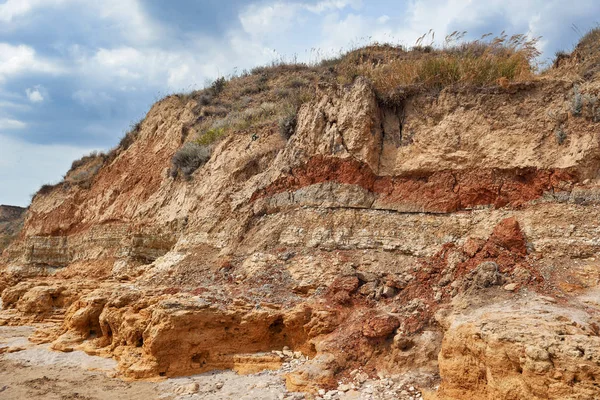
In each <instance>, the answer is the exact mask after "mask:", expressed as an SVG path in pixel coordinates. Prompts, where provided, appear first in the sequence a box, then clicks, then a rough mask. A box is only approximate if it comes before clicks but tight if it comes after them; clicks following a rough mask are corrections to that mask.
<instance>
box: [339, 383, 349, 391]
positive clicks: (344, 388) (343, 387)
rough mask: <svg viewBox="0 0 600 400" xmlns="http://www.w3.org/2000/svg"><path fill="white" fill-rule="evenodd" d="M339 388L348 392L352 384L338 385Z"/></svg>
mask: <svg viewBox="0 0 600 400" xmlns="http://www.w3.org/2000/svg"><path fill="white" fill-rule="evenodd" d="M338 390H341V391H342V392H347V391H348V390H350V385H346V384H342V385H340V386H338Z"/></svg>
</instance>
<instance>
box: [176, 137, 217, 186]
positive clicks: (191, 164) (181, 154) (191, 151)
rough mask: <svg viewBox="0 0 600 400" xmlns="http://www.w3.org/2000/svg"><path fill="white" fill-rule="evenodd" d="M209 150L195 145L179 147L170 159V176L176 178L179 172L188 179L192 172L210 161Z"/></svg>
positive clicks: (187, 144) (206, 147)
mask: <svg viewBox="0 0 600 400" xmlns="http://www.w3.org/2000/svg"><path fill="white" fill-rule="evenodd" d="M210 156H211V148H210V147H209V146H202V145H199V144H197V143H186V144H184V145H183V147H181V148H180V149H179V150H178V151H177V152H176V153H175V154H174V155H173V158H172V159H171V164H172V166H171V176H172V177H173V178H176V177H177V175H178V174H179V171H181V173H183V175H184V176H185V178H186V179H189V178H190V177H191V176H192V174H193V173H194V171H196V170H197V169H198V168H200V167H201V166H202V165H204V164H206V162H207V161H208V160H209V159H210Z"/></svg>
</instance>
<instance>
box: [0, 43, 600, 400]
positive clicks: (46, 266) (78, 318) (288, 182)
mask: <svg viewBox="0 0 600 400" xmlns="http://www.w3.org/2000/svg"><path fill="white" fill-rule="evenodd" d="M384 50H385V51H393V49H392V50H390V49H387V50H386V49H383V50H381V51H384ZM585 57H588V58H585ZM586 60H589V55H587V53H584V52H582V51H580V52H579V53H577V51H576V52H575V53H574V54H573V55H572V56H571V58H570V59H569V60H567V61H564V60H563V62H562V64H560V65H557V66H556V67H555V68H554V69H552V70H550V71H549V72H547V73H545V74H542V75H537V76H535V77H533V78H532V79H531V80H530V81H527V82H503V81H502V82H499V84H498V85H486V86H469V85H450V86H447V87H444V88H438V89H437V90H434V91H432V90H413V91H410V92H407V93H408V94H406V95H403V96H400V97H399V98H397V99H396V100H395V101H391V100H390V99H389V98H386V99H382V96H381V95H380V93H378V91H377V89H376V88H374V85H373V84H372V83H371V81H370V80H369V79H367V78H365V77H363V76H358V77H357V78H356V79H354V80H353V81H352V82H351V83H348V84H343V83H340V82H338V81H336V80H335V79H332V78H331V77H330V76H329V75H327V74H330V73H333V72H331V71H330V70H328V69H327V68H326V67H323V70H322V71H324V72H323V74H322V76H319V74H320V73H315V72H314V71H313V70H311V69H310V68H308V67H306V68H291V67H289V68H286V67H273V68H271V69H268V68H265V69H261V70H257V71H256V72H255V73H253V74H248V75H246V76H243V77H240V78H236V79H234V80H232V81H231V82H228V83H227V84H226V86H225V89H222V88H221V89H219V90H217V89H215V88H214V87H213V88H211V89H212V92H211V93H209V91H208V90H205V91H201V92H198V93H194V94H192V95H188V96H169V97H167V98H165V99H163V100H161V101H159V102H158V103H156V104H155V105H154V106H153V107H152V108H151V110H150V111H149V112H148V115H147V116H146V118H145V119H144V120H143V121H142V122H141V123H140V124H139V126H137V127H136V128H135V129H134V131H132V133H131V134H129V135H128V136H127V137H126V139H127V140H126V141H125V140H124V142H122V143H121V145H119V146H118V147H117V148H116V149H114V150H113V151H111V153H109V154H108V155H92V156H90V157H88V158H85V159H83V160H81V161H80V162H76V163H74V165H73V168H72V170H71V171H70V172H69V173H68V174H67V176H66V178H65V180H64V181H63V182H61V183H60V184H58V185H55V186H51V187H44V188H43V190H41V191H40V192H39V193H38V194H37V195H36V196H34V198H33V201H32V204H31V205H30V207H29V208H28V210H27V212H26V217H25V222H24V224H23V228H22V230H21V231H20V233H19V234H18V236H17V238H16V239H14V241H12V243H11V244H10V245H9V246H8V247H7V248H6V249H5V250H4V252H3V253H2V258H1V259H0V269H1V271H2V276H1V278H0V290H1V291H2V304H3V310H2V312H1V313H0V322H1V323H4V324H15V325H16V324H25V323H29V322H31V321H42V320H46V321H54V322H57V324H56V326H55V328H52V329H48V330H46V331H44V332H38V333H37V334H36V339H37V340H39V341H46V342H51V343H52V348H53V349H55V350H58V351H69V350H72V349H74V348H80V349H84V350H86V351H87V352H89V353H93V354H98V355H104V356H107V357H114V358H115V359H117V360H118V362H119V365H120V370H121V372H122V374H123V375H124V376H126V377H129V378H151V377H157V376H179V375H186V374H195V373H199V372H204V371H209V370H213V369H234V370H236V371H239V372H255V371H259V370H261V369H265V368H277V367H278V366H279V365H280V364H281V361H280V359H279V357H277V356H276V355H274V354H275V353H269V352H271V351H272V350H281V349H282V348H283V347H284V346H287V347H288V348H289V349H290V351H299V352H302V353H303V354H305V355H306V356H308V357H309V359H310V361H309V362H308V363H306V364H304V365H303V366H302V367H301V368H299V369H297V370H295V371H292V372H291V373H290V374H289V375H288V376H287V385H288V387H289V388H290V389H294V390H302V391H306V392H313V393H315V392H316V391H317V390H318V389H319V388H327V387H336V386H337V382H338V381H339V380H340V379H343V378H344V377H347V376H348V374H349V373H350V372H351V371H353V370H355V369H357V368H361V370H363V371H365V372H366V373H367V374H370V375H372V376H375V375H376V374H377V373H378V372H382V373H392V374H393V373H403V372H410V371H420V372H423V373H427V374H430V376H434V377H435V379H436V380H437V381H436V384H435V385H432V386H430V387H428V388H423V389H429V391H428V392H427V393H428V394H427V396H428V398H430V399H440V400H441V399H490V400H492V399H494V400H496V399H507V400H508V399H578V400H580V399H597V398H600V386H599V385H600V320H599V315H600V287H599V283H600V258H598V254H599V252H600V236H599V235H600V233H599V232H600V180H599V178H598V177H599V175H598V173H599V170H600V136H599V135H600V124H599V123H598V121H600V117H598V118H596V114H595V113H596V108H595V107H596V106H595V100H594V101H593V102H592V100H591V99H596V96H598V95H600V94H599V92H600V78H597V77H596V75H595V73H587V74H585V75H582V74H580V71H579V69H578V68H579V67H578V66H580V65H588V64H586V63H585V62H587V61H586ZM584 61H585V62H584ZM319 71H321V70H319ZM328 71H329V72H328ZM588 72H589V71H588ZM299 81H301V83H297V82H299ZM290 82H292V83H290ZM293 82H296V83H293ZM261 85H262V86H261ZM286 85H288V86H286ZM299 86H306V87H310V88H311V89H310V90H308V93H309V95H307V96H306V98H303V99H302V101H301V102H300V103H301V106H300V107H299V110H298V112H297V115H296V116H295V117H294V118H295V121H294V123H293V124H292V125H293V126H294V130H293V132H292V133H291V135H290V136H289V138H288V137H287V135H283V136H282V135H280V133H279V132H278V130H279V128H278V124H277V120H276V118H274V117H273V116H276V115H277V112H278V111H277V110H278V108H277V107H278V105H277V104H280V103H281V104H284V105H285V104H287V103H286V102H287V101H288V99H287V97H289V96H291V94H290V93H295V92H293V90H292V89H285V88H286V87H289V88H297V87H299ZM282 88H284V89H285V90H288V92H284V93H280V92H282V91H283V90H284V89H282ZM294 90H295V89H294ZM278 91H279V92H278ZM286 93H287V94H286ZM209 94H210V96H209ZM207 96H208V97H207ZM244 96H246V97H247V98H248V99H249V100H243V99H244ZM277 96H279V97H277ZM577 96H579V97H577ZM273 99H275V100H273ZM276 99H279V100H276ZM579 101H581V102H582V107H583V111H581V110H579V109H578V108H577V107H576V106H578V102H579ZM243 102H245V103H246V104H245V105H243V106H241V105H240V104H242V103H243ZM278 102H279V103H278ZM592 103H593V104H592ZM236 107H238V108H236ZM240 107H241V108H240ZM244 107H245V108H244ZM223 110H224V111H223ZM232 110H233V111H232ZM234 113H236V114H234ZM598 116H600V112H599V113H598ZM219 121H220V122H219ZM211 124H212V125H211ZM227 124H229V125H227ZM285 126H287V125H285V124H284V127H285ZM223 127H230V128H227V129H223ZM231 127H233V128H231ZM209 137H210V138H211V139H210V141H209V140H208V139H207V138H209ZM215 138H216V139H215ZM186 146H187V147H186ZM194 146H197V147H201V146H206V148H207V149H209V150H210V152H209V154H210V156H209V157H208V158H207V160H204V161H206V162H205V163H199V165H197V166H196V168H192V169H191V170H184V169H183V168H181V169H179V170H178V168H179V166H178V165H177V164H176V162H175V161H173V160H176V159H177V158H174V156H175V155H176V154H177V153H179V152H181V151H182V149H183V148H186V149H188V148H189V149H192V148H193V147H194ZM190 151H191V150H190ZM179 154H181V153H179ZM0 210H2V213H4V208H2V209H0ZM9 211H10V210H9ZM17 211H18V210H17ZM17 214H18V215H17ZM19 215H20V213H18V212H15V213H14V214H10V215H9V216H8V217H7V218H9V217H10V218H12V219H11V221H12V220H15V219H18V216H19ZM9 222H10V221H9ZM5 223H6V222H5V217H4V214H0V224H5ZM0 226H3V225H0ZM10 235H11V240H12V236H14V235H15V232H14V230H13V231H11V232H10ZM438 386H439V388H438Z"/></svg>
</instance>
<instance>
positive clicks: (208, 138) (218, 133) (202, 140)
mask: <svg viewBox="0 0 600 400" xmlns="http://www.w3.org/2000/svg"><path fill="white" fill-rule="evenodd" d="M223 135H225V129H224V128H211V129H209V130H207V131H205V132H204V133H202V134H201V135H200V137H199V138H198V139H197V140H196V143H197V144H199V145H200V146H208V145H210V144H212V143H214V142H216V141H217V140H219V139H220V138H221V137H223Z"/></svg>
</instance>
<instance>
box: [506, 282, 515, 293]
mask: <svg viewBox="0 0 600 400" xmlns="http://www.w3.org/2000/svg"><path fill="white" fill-rule="evenodd" d="M516 289H517V284H516V283H509V284H508V285H505V286H504V290H506V291H508V292H514V291H515V290H516Z"/></svg>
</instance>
